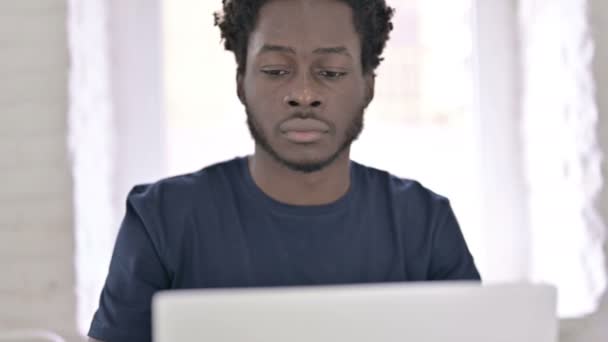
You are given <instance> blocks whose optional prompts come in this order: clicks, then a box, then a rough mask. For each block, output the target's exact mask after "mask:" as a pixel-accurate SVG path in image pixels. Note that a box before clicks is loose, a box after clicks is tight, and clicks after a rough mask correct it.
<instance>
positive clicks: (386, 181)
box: [355, 163, 449, 204]
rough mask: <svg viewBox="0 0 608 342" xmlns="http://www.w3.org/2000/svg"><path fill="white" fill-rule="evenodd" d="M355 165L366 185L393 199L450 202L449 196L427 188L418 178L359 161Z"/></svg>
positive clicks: (431, 202)
mask: <svg viewBox="0 0 608 342" xmlns="http://www.w3.org/2000/svg"><path fill="white" fill-rule="evenodd" d="M355 165H356V168H357V169H358V170H359V172H360V174H361V175H362V177H361V179H362V180H363V182H365V183H366V185H368V186H369V187H372V188H374V189H378V190H381V191H383V192H384V191H386V192H387V193H388V195H389V196H390V197H391V198H393V199H396V200H400V201H406V202H407V203H409V204H412V203H426V204H437V203H449V200H448V198H447V197H445V196H443V195H440V194H438V193H436V192H434V191H433V190H431V189H429V188H427V187H426V186H425V185H423V184H422V183H421V182H420V181H418V180H415V179H411V178H406V177H401V176H397V175H395V174H393V173H391V172H389V171H385V170H382V169H378V168H374V167H370V166H366V165H363V164H359V163H355Z"/></svg>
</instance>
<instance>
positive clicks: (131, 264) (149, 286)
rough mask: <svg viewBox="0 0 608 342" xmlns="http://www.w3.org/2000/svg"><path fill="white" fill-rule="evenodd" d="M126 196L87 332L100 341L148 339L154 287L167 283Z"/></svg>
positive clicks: (139, 217)
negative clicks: (114, 242)
mask: <svg viewBox="0 0 608 342" xmlns="http://www.w3.org/2000/svg"><path fill="white" fill-rule="evenodd" d="M136 195H137V194H136V193H135V190H134V191H133V192H131V194H130V195H129V199H128V200H127V211H126V215H125V217H124V220H123V222H122V224H121V227H120V230H119V233H118V237H117V240H116V244H115V247H114V252H113V255H112V260H111V262H110V269H109V273H108V276H107V279H106V283H105V285H104V288H103V291H102V293H101V298H100V301H99V308H98V310H97V312H96V313H95V315H94V317H93V321H92V323H91V328H90V330H89V334H88V335H89V336H90V337H92V338H95V339H98V340H101V341H104V342H127V341H129V342H139V341H141V342H144V341H145V342H148V341H151V301H152V296H153V295H154V293H155V292H156V291H159V290H162V289H166V288H168V287H169V285H170V281H169V277H168V274H167V271H166V268H165V267H164V265H163V263H162V260H161V257H160V254H159V252H158V250H157V247H156V246H155V244H154V243H153V239H152V237H151V234H150V230H149V229H150V228H149V227H146V225H145V224H144V220H143V219H142V215H141V214H142V212H141V209H140V210H139V211H138V210H136V207H135V206H134V203H133V197H134V196H136Z"/></svg>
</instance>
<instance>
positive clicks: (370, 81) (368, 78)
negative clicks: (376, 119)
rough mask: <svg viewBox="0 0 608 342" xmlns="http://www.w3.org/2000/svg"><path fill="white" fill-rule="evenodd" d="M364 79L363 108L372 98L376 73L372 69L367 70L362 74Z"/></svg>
mask: <svg viewBox="0 0 608 342" xmlns="http://www.w3.org/2000/svg"><path fill="white" fill-rule="evenodd" d="M363 77H364V81H365V108H367V106H369V104H370V103H371V102H372V100H373V99H374V93H375V87H376V74H374V72H373V71H370V72H368V73H367V74H365V75H364V76H363Z"/></svg>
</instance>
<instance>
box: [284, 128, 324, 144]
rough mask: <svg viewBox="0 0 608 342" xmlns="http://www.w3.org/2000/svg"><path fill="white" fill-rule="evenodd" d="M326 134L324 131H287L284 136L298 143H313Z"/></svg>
mask: <svg viewBox="0 0 608 342" xmlns="http://www.w3.org/2000/svg"><path fill="white" fill-rule="evenodd" d="M324 134H326V133H325V132H322V131H295V130H294V131H285V132H283V136H285V138H287V140H289V141H290V142H292V143H296V144H312V143H315V142H317V141H319V140H321V139H322V138H323V135H324Z"/></svg>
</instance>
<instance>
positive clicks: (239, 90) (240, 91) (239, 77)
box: [236, 71, 245, 105]
mask: <svg viewBox="0 0 608 342" xmlns="http://www.w3.org/2000/svg"><path fill="white" fill-rule="evenodd" d="M243 77H244V76H243V74H242V73H240V72H238V71H237V73H236V96H237V97H238V98H239V101H241V103H242V104H243V105H245V90H244V87H243Z"/></svg>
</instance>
